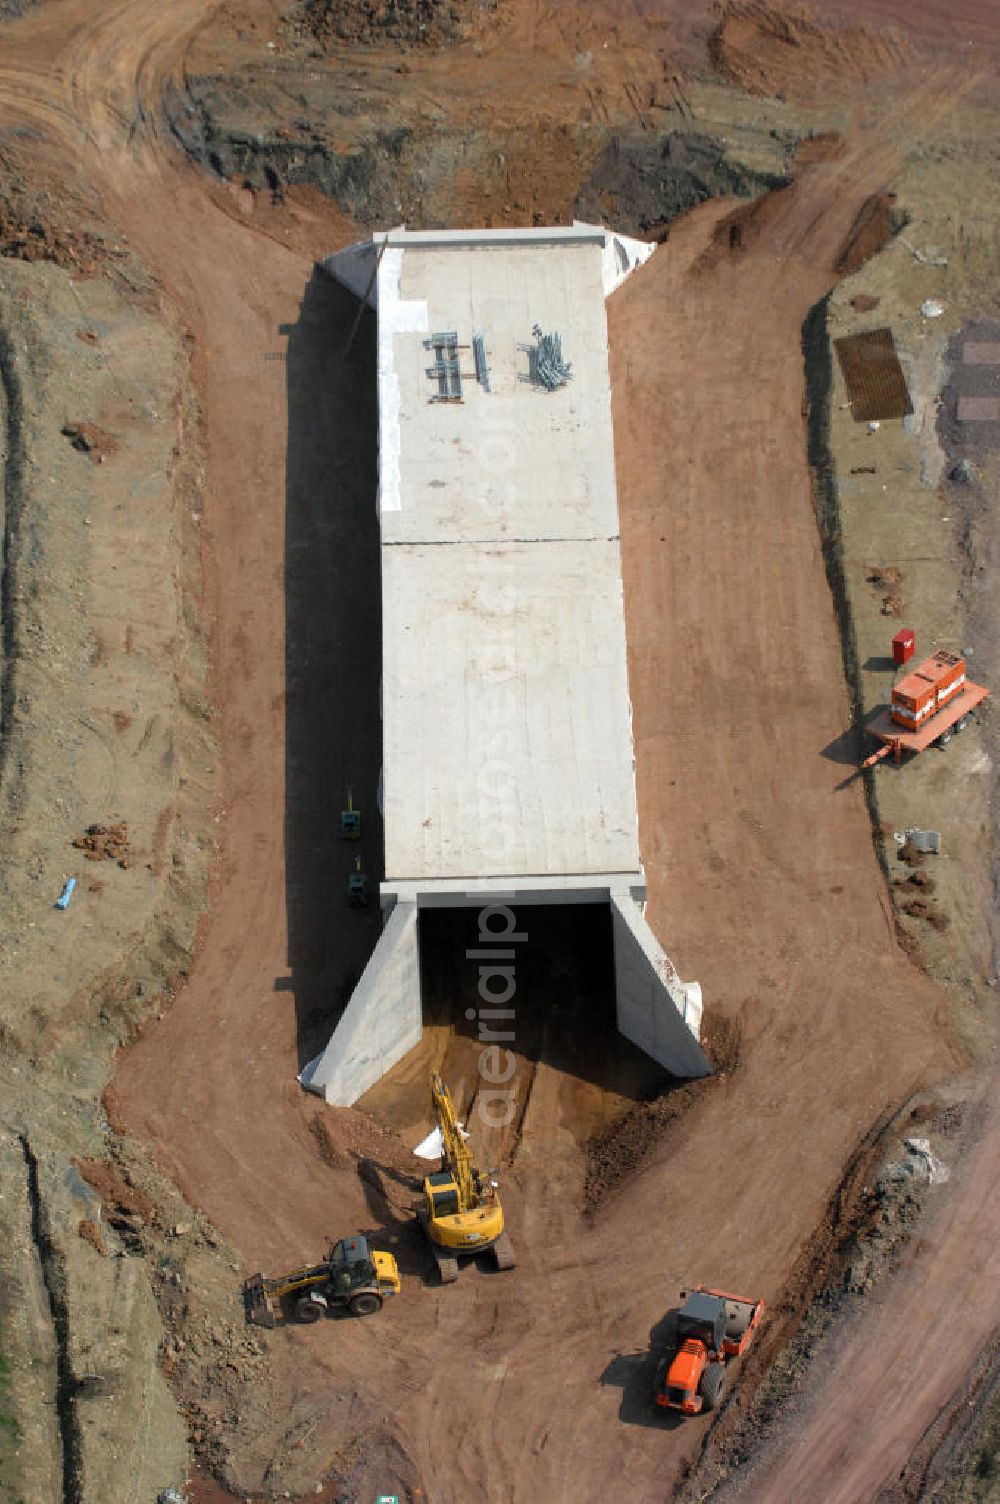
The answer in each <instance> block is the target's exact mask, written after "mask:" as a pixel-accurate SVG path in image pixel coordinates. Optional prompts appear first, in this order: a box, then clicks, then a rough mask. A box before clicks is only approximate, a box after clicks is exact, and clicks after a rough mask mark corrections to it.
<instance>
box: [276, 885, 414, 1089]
mask: <svg viewBox="0 0 1000 1504" xmlns="http://www.w3.org/2000/svg"><path fill="white" fill-rule="evenodd" d="M420 1032H421V1006H420V948H419V945H418V941H417V906H416V904H415V903H397V904H396V906H395V908H394V909H393V910H392V913H391V914H390V915H389V919H388V922H387V923H386V926H385V929H384V930H383V931H382V934H381V936H380V937H379V942H378V945H376V947H375V949H374V951H373V952H372V957H371V960H370V961H369V962H368V965H367V966H366V967H365V969H364V971H363V972H362V974H361V980H360V981H359V982H358V985H357V986H356V987H355V989H354V992H353V993H352V995H351V1001H350V1002H349V1003H348V1005H347V1007H346V1008H345V1009H344V1013H343V1017H342V1018H341V1020H340V1022H339V1024H338V1025H337V1027H336V1029H335V1030H334V1032H333V1037H332V1038H331V1040H330V1043H329V1044H328V1045H327V1047H326V1049H325V1050H324V1051H323V1053H322V1054H321V1055H317V1056H316V1058H315V1059H314V1060H310V1062H309V1064H308V1065H307V1066H306V1067H305V1069H304V1070H303V1071H302V1073H301V1075H300V1076H299V1080H300V1081H301V1083H302V1085H303V1086H304V1087H306V1089H307V1090H308V1091H313V1092H315V1093H316V1094H317V1096H321V1097H325V1098H326V1100H327V1101H328V1102H332V1103H333V1104H334V1106H336V1107H350V1106H352V1105H353V1103H355V1102H356V1101H357V1099H358V1098H359V1097H360V1096H361V1095H362V1093H363V1092H366V1091H367V1090H368V1088H369V1087H370V1086H374V1085H375V1082H376V1081H379V1080H381V1078H382V1077H383V1076H384V1075H385V1073H386V1071H387V1070H389V1069H391V1067H392V1066H394V1065H395V1064H396V1062H397V1060H402V1058H403V1056H404V1055H405V1054H406V1052H407V1051H408V1050H412V1048H413V1046H414V1045H415V1044H419V1043H420Z"/></svg>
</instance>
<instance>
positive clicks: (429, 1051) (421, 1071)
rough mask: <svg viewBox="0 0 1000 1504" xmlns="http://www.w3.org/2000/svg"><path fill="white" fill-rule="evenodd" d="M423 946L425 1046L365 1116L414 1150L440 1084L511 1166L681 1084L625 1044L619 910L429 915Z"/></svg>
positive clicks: (556, 908)
mask: <svg viewBox="0 0 1000 1504" xmlns="http://www.w3.org/2000/svg"><path fill="white" fill-rule="evenodd" d="M419 946H420V977H421V994H422V1018H423V1033H422V1038H421V1040H420V1043H419V1044H418V1045H417V1046H416V1048H414V1049H412V1050H410V1051H409V1053H408V1054H407V1055H406V1056H404V1058H403V1059H402V1060H400V1061H399V1063H398V1064H397V1065H395V1066H393V1067H392V1069H391V1070H389V1071H388V1072H387V1074H386V1075H385V1076H384V1077H383V1078H382V1079H381V1080H380V1081H379V1082H378V1083H377V1084H376V1085H375V1086H373V1087H372V1088H371V1089H370V1090H369V1091H367V1092H366V1093H365V1094H364V1096H363V1097H362V1098H361V1099H360V1100H359V1102H358V1104H357V1105H358V1106H359V1107H361V1108H362V1109H365V1110H367V1111H369V1112H371V1113H373V1115H374V1116H376V1117H377V1118H378V1119H379V1121H380V1122H382V1123H384V1124H385V1125H386V1126H387V1127H392V1128H395V1129H396V1130H397V1131H399V1132H400V1133H401V1134H403V1135H404V1136H406V1137H408V1138H410V1137H412V1139H413V1142H414V1143H416V1142H417V1141H418V1138H419V1137H421V1136H422V1133H421V1132H420V1131H419V1130H420V1129H421V1128H423V1130H424V1131H426V1125H428V1124H429V1121H430V1100H429V1077H430V1073H431V1072H432V1071H439V1072H440V1073H441V1074H442V1076H443V1077H444V1079H445V1080H446V1082H447V1084H448V1086H449V1087H450V1089H451V1092H452V1095H453V1097H454V1099H455V1102H456V1106H457V1107H458V1109H459V1113H460V1116H462V1117H463V1118H464V1119H466V1120H467V1122H468V1124H469V1127H470V1129H472V1130H473V1131H474V1134H475V1137H476V1138H477V1139H478V1140H479V1142H480V1145H481V1147H482V1149H483V1151H484V1152H486V1151H487V1150H489V1151H490V1152H491V1154H492V1155H493V1156H494V1158H495V1161H496V1162H497V1163H500V1162H503V1161H505V1160H507V1161H509V1160H510V1159H511V1158H513V1156H514V1154H515V1153H516V1151H517V1148H518V1146H519V1144H520V1142H521V1139H522V1137H523V1136H530V1137H542V1136H548V1138H549V1139H550V1140H551V1141H556V1140H558V1139H560V1138H565V1135H567V1134H568V1135H569V1136H570V1138H571V1139H572V1141H574V1142H576V1143H578V1144H579V1143H582V1142H584V1141H585V1140H586V1139H587V1138H589V1137H590V1136H591V1135H592V1134H594V1133H596V1132H598V1131H599V1130H600V1129H601V1128H603V1127H604V1126H606V1124H607V1123H608V1122H609V1121H610V1120H611V1119H612V1118H614V1117H615V1116H617V1115H618V1114H619V1113H620V1112H621V1111H622V1110H623V1109H624V1108H625V1107H627V1106H629V1105H630V1104H632V1103H634V1102H636V1101H640V1100H644V1099H646V1098H648V1097H650V1096H653V1095H655V1094H656V1093H657V1092H659V1091H660V1090H662V1089H663V1088H664V1087H665V1086H667V1085H668V1084H670V1082H671V1081H672V1079H673V1078H672V1077H671V1076H670V1075H669V1074H668V1073H667V1072H666V1071H664V1069H663V1067H662V1066H660V1065H658V1064H657V1063H656V1061H654V1060H652V1059H651V1058H650V1057H649V1056H648V1055H646V1054H644V1053H643V1051H642V1050H640V1049H638V1048H637V1047H636V1046H635V1045H633V1044H630V1043H629V1041H628V1040H627V1039H625V1038H624V1037H623V1036H622V1035H621V1034H620V1033H619V1032H618V1026H617V1011H616V994H615V965H614V941H613V932H612V921H611V913H610V907H609V904H608V903H607V902H597V903H584V904H580V903H577V904H525V905H520V906H518V907H516V908H514V907H512V908H509V909H506V908H503V907H502V906H497V904H496V903H491V905H490V906H489V908H488V909H484V908H483V907H482V906H481V905H475V906H469V907H442V908H421V910H420V914H419ZM414 1134H416V1136H414Z"/></svg>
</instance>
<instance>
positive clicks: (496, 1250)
mask: <svg viewBox="0 0 1000 1504" xmlns="http://www.w3.org/2000/svg"><path fill="white" fill-rule="evenodd" d="M493 1257H494V1259H495V1260H496V1266H497V1269H501V1270H502V1269H516V1267H517V1255H516V1254H515V1252H514V1245H513V1243H512V1242H511V1241H510V1238H509V1237H508V1236H507V1234H506V1233H505V1232H502V1233H501V1234H500V1236H499V1237H498V1238H497V1240H496V1242H495V1243H494V1244H493Z"/></svg>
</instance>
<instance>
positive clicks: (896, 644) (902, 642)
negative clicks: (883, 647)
mask: <svg viewBox="0 0 1000 1504" xmlns="http://www.w3.org/2000/svg"><path fill="white" fill-rule="evenodd" d="M916 645H917V639H916V637H915V636H914V634H913V632H912V631H911V630H910V628H909V627H903V628H901V630H900V631H898V632H897V633H896V635H895V637H894V638H893V639H892V661H893V663H895V665H896V666H897V668H898V667H899V665H900V664H901V663H909V661H910V659H911V658H912V657H913V650H914V648H915V647H916Z"/></svg>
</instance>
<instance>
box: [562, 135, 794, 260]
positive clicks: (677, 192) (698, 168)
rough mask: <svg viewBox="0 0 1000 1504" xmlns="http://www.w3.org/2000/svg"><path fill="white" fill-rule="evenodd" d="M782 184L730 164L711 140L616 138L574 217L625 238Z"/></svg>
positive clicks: (587, 184) (583, 191) (601, 159)
mask: <svg viewBox="0 0 1000 1504" xmlns="http://www.w3.org/2000/svg"><path fill="white" fill-rule="evenodd" d="M785 181H787V180H786V179H785V178H782V177H778V176H775V175H773V174H769V173H760V172H755V171H753V170H752V169H751V168H749V167H745V166H744V165H743V164H742V163H740V162H734V161H731V160H730V159H729V158H728V157H727V156H726V151H725V148H724V147H723V146H722V144H721V142H719V141H716V140H715V139H714V138H713V137H711V136H702V135H696V134H693V133H683V132H671V133H670V134H669V135H666V136H660V137H659V138H654V139H653V140H650V139H649V138H648V137H645V136H643V137H640V138H638V139H635V140H633V139H629V138H620V139H619V138H616V139H615V140H613V141H611V142H610V143H609V144H608V146H607V147H606V148H605V150H604V151H603V153H602V154H601V156H600V157H599V159H598V162H597V165H596V167H595V168H594V171H593V172H592V173H591V175H590V177H589V179H588V180H587V181H586V182H585V183H584V185H583V187H582V188H581V189H580V193H579V195H578V197H577V200H576V206H575V213H576V216H577V218H579V219H586V220H596V221H598V222H601V221H609V222H610V223H612V224H614V226H615V228H616V229H620V230H622V231H623V232H624V233H626V234H632V235H648V234H650V233H651V232H653V231H655V230H656V229H657V228H658V227H661V226H663V225H667V224H669V223H670V221H671V220H673V219H676V218H677V216H678V215H679V214H683V213H684V212H685V211H686V210H688V209H692V208H694V206H695V205H696V204H700V203H703V202H704V201H705V200H706V199H709V198H717V197H719V196H730V195H733V196H735V197H737V198H756V197H757V196H758V195H759V194H762V193H767V192H769V191H770V190H771V189H773V188H777V187H780V186H781V185H782V184H783V183H784V182H785Z"/></svg>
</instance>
